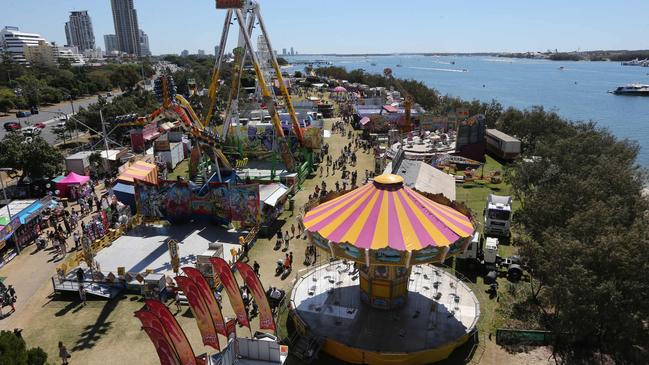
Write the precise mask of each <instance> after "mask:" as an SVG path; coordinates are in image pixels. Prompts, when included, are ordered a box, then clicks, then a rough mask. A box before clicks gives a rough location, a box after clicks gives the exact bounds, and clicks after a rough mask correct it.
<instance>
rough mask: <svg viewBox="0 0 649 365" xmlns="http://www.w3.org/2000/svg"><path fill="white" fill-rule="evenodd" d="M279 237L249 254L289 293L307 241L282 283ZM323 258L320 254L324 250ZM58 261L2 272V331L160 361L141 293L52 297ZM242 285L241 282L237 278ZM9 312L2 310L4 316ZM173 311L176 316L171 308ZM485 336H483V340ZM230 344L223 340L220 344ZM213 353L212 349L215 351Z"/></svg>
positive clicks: (500, 356) (296, 241)
mask: <svg viewBox="0 0 649 365" xmlns="http://www.w3.org/2000/svg"><path fill="white" fill-rule="evenodd" d="M332 122H333V120H328V121H327V122H326V128H327V129H331V124H332ZM325 142H326V143H329V145H330V149H329V150H330V153H331V154H332V155H333V157H334V158H336V157H338V156H339V155H340V151H341V150H342V147H343V146H344V145H345V144H347V143H349V140H348V139H347V138H346V137H343V136H341V135H340V134H334V135H332V137H331V138H328V139H325ZM357 156H358V164H357V166H356V167H354V166H349V167H348V169H350V170H354V169H356V170H358V175H359V178H358V181H359V184H362V182H363V179H364V177H365V169H369V170H372V169H373V166H374V158H373V156H372V155H370V154H364V153H362V151H358V152H357ZM324 175H325V176H323V177H320V173H319V171H318V172H317V173H316V177H315V178H313V179H309V180H307V181H306V182H305V183H304V185H303V187H302V189H301V190H300V191H299V192H298V193H297V194H296V196H295V207H296V208H295V212H285V213H284V214H282V216H281V217H280V220H281V222H282V223H283V227H282V231H287V230H289V232H290V226H291V224H296V217H297V215H298V214H300V212H299V210H300V207H302V206H304V204H305V203H306V201H307V197H308V195H309V194H311V193H313V192H314V188H315V186H316V185H319V184H320V182H321V181H322V180H323V179H324V180H325V181H326V182H327V187H328V188H329V189H330V188H331V187H333V186H334V184H335V182H336V180H337V179H340V177H341V176H340V172H338V173H337V174H335V175H331V174H330V175H329V176H326V170H325V174H324ZM274 244H275V242H274V239H259V240H258V241H257V243H256V245H255V247H254V248H253V249H252V250H251V251H250V254H249V263H250V264H252V263H253V262H254V261H257V262H258V263H259V264H260V265H261V270H260V272H261V280H262V282H263V284H264V286H265V287H266V288H268V287H269V286H276V287H279V288H283V289H285V290H287V291H288V290H290V287H291V284H292V281H293V279H294V278H295V277H296V276H297V275H299V273H300V271H302V270H305V269H306V267H305V266H304V264H303V259H304V251H305V248H306V242H305V240H304V239H302V238H298V237H296V238H293V239H291V242H290V246H289V249H288V251H289V252H293V254H294V256H295V259H294V266H293V270H292V273H291V274H290V275H289V276H287V277H285V278H283V277H277V276H275V265H276V261H277V260H280V259H283V258H284V255H285V254H286V252H283V251H282V250H274ZM319 253H320V254H322V253H321V252H319ZM325 260H327V258H326V257H322V256H319V258H318V261H319V262H324V261H325ZM57 264H58V262H54V261H53V260H52V254H51V253H50V252H49V251H39V252H34V247H33V246H32V247H29V248H27V249H26V252H25V253H23V254H22V255H20V256H19V257H17V258H16V259H14V260H13V261H12V262H10V263H9V264H8V265H6V266H5V267H3V268H1V269H0V276H4V277H7V279H6V282H7V283H9V284H13V285H14V286H15V287H16V289H17V293H18V302H17V305H16V307H17V311H16V312H15V313H13V314H11V315H10V316H9V317H7V318H5V319H3V320H0V329H2V330H11V329H13V328H23V329H24V331H23V337H24V338H25V339H26V341H27V344H28V346H40V347H42V348H43V349H45V351H47V353H48V354H49V355H50V361H51V362H52V363H56V362H57V360H58V358H57V350H56V346H57V343H58V341H63V343H64V344H65V345H66V346H67V347H68V349H69V350H70V351H71V354H72V359H71V361H70V364H88V365H93V364H97V365H99V364H101V365H105V364H140V365H145V364H152V365H153V364H157V363H158V359H157V355H156V352H155V350H154V348H153V346H152V344H151V343H150V341H149V339H148V337H147V336H146V335H145V334H144V332H142V331H141V330H140V324H139V321H138V320H136V319H135V318H134V317H133V312H134V311H136V310H138V309H140V308H141V307H142V306H143V302H142V301H141V299H140V298H139V296H135V295H125V296H122V297H120V298H118V299H115V300H112V301H104V300H89V301H88V303H87V304H86V305H85V306H83V305H81V304H80V302H79V301H78V298H76V296H75V295H71V296H67V297H63V296H57V297H54V296H53V294H52V284H51V281H50V278H51V276H52V275H54V273H55V272H54V268H55V267H56V265H57ZM238 280H240V282H241V278H238ZM223 297H224V303H223V308H224V310H223V312H224V315H225V316H227V317H233V316H234V314H233V312H232V310H231V309H230V306H229V304H228V303H227V296H225V295H224V296H223ZM7 309H8V308H5V311H6V310H7ZM173 310H174V309H173V307H172V311H173ZM177 318H178V320H179V322H180V324H181V326H182V327H183V329H184V330H185V331H186V333H187V336H188V338H189V341H190V342H191V344H192V346H193V347H194V350H195V352H196V354H201V353H204V352H205V351H207V350H208V349H206V348H204V347H203V346H202V345H201V342H200V335H199V332H198V328H197V326H196V323H195V321H194V320H193V318H192V316H191V312H190V311H189V310H188V309H187V308H183V311H182V312H181V313H179V314H178V315H177ZM252 328H253V331H254V330H255V329H256V328H258V323H257V318H255V319H254V320H253V321H252ZM238 333H239V336H246V335H248V334H249V332H248V330H247V329H241V328H240V329H239V330H238ZM483 337H485V338H486V336H483ZM224 343H225V339H224V338H221V344H224ZM483 348H484V351H481V353H480V356H478V357H477V358H474V359H473V361H471V363H479V364H485V365H491V364H494V365H496V364H529V365H536V364H548V363H550V362H549V361H548V358H549V355H550V352H549V351H548V349H546V348H537V349H534V350H533V351H530V352H527V353H519V354H510V353H508V352H507V351H505V350H504V349H502V348H501V347H499V346H497V345H496V344H495V343H494V342H492V341H489V340H487V341H486V343H485V344H484V347H483ZM210 352H213V351H210Z"/></svg>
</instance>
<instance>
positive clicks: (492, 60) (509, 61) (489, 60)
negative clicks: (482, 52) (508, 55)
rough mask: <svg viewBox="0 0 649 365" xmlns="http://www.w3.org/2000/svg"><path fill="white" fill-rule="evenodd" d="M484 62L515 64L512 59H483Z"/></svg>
mask: <svg viewBox="0 0 649 365" xmlns="http://www.w3.org/2000/svg"><path fill="white" fill-rule="evenodd" d="M482 60H483V61H486V62H501V63H514V61H513V60H512V59H504V60H503V59H500V58H483V59H482Z"/></svg>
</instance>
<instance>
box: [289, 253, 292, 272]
mask: <svg viewBox="0 0 649 365" xmlns="http://www.w3.org/2000/svg"><path fill="white" fill-rule="evenodd" d="M288 267H289V269H290V270H293V251H291V252H289V254H288Z"/></svg>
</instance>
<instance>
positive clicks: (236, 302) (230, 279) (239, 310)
mask: <svg viewBox="0 0 649 365" xmlns="http://www.w3.org/2000/svg"><path fill="white" fill-rule="evenodd" d="M210 262H211V263H212V266H213V267H214V272H216V273H217V274H218V275H219V279H220V280H221V283H222V284H223V287H224V288H225V291H226V292H227V293H228V298H230V304H231V305H232V309H234V313H235V314H236V315H237V320H238V321H239V323H240V324H241V325H242V326H246V327H248V328H249V329H250V330H251V331H252V329H251V328H250V321H248V314H247V313H246V309H245V307H244V305H243V299H242V298H241V292H240V291H239V284H237V280H236V279H235V278H234V275H232V271H231V270H230V266H229V265H228V263H227V262H225V260H224V259H222V258H220V257H212V258H210Z"/></svg>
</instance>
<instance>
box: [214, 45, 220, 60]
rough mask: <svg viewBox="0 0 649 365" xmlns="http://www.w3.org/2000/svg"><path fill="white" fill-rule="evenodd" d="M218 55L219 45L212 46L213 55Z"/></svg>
mask: <svg viewBox="0 0 649 365" xmlns="http://www.w3.org/2000/svg"><path fill="white" fill-rule="evenodd" d="M218 56H219V46H214V57H218Z"/></svg>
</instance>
